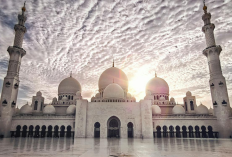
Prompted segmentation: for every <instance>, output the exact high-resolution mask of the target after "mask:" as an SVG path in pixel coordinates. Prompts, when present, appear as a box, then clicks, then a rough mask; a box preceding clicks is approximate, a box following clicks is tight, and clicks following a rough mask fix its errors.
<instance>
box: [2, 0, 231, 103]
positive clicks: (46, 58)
mask: <svg viewBox="0 0 232 157" xmlns="http://www.w3.org/2000/svg"><path fill="white" fill-rule="evenodd" d="M23 2H24V1H23V0H17V1H14V0H0V4H1V5H0V51H1V55H0V88H2V82H3V79H4V77H5V75H6V71H7V66H8V59H9V55H8V52H7V51H6V50H7V47H8V46H11V45H12V44H13V40H14V29H13V28H14V24H16V23H17V20H18V19H17V14H18V13H20V12H21V7H22V5H23ZM206 4H207V6H208V11H209V12H211V14H212V19H211V21H212V23H214V24H215V26H216V28H215V37H216V43H217V44H218V45H221V46H222V49H223V51H222V53H221V56H220V57H221V65H222V71H223V74H224V76H225V78H226V80H227V88H228V92H229V96H230V102H232V84H231V83H232V57H231V54H232V12H231V9H232V0H206ZM202 7H203V4H202V1H201V0H175V1H173V0H172V1H171V0H60V1H55V0H50V1H48V0H39V1H37V0H34V1H32V0H27V4H26V9H27V12H26V13H27V16H28V19H27V21H26V27H27V30H28V31H27V33H26V34H25V38H24V43H23V48H24V49H25V50H26V51H27V55H26V56H24V57H23V59H22V65H21V69H20V80H21V82H20V89H19V94H18V101H17V104H18V105H19V107H21V106H22V105H24V104H25V103H26V102H27V101H28V102H29V103H30V102H31V97H32V96H33V95H35V94H36V92H37V91H39V90H40V91H42V93H43V96H44V97H45V98H46V103H49V102H51V100H52V98H53V97H57V92H58V85H59V83H60V81H62V79H64V78H66V77H68V76H69V74H70V71H72V72H73V77H74V78H76V79H77V80H78V81H79V82H80V84H81V85H82V91H83V92H82V96H83V97H84V98H86V99H90V97H92V96H93V95H94V94H96V92H97V89H98V79H99V77H100V75H101V73H102V72H103V71H104V70H105V69H107V68H109V67H111V66H112V60H113V58H114V60H115V66H116V67H118V68H120V69H122V70H123V71H124V72H125V73H126V74H127V77H128V79H129V81H130V83H129V92H130V93H131V94H132V95H134V96H135V97H136V99H137V101H138V100H140V99H142V98H143V97H144V96H145V86H146V83H147V82H148V81H149V80H150V79H151V78H153V77H154V76H155V71H156V72H157V75H158V76H159V77H161V78H163V79H165V80H166V81H167V83H168V84H169V88H170V96H171V97H174V98H175V99H176V101H177V102H179V103H183V97H184V96H185V93H186V92H187V91H188V90H189V91H191V92H192V93H193V95H195V96H196V98H197V104H198V105H199V103H200V102H202V103H203V104H205V105H207V107H210V106H212V103H211V96H210V91H209V85H208V81H209V70H208V64H207V59H206V57H205V56H204V55H203V54H202V50H203V49H204V48H205V47H206V45H205V39H204V34H203V33H202V31H201V28H202V26H203V21H202V19H201V16H202V14H203V10H202Z"/></svg>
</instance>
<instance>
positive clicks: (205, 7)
mask: <svg viewBox="0 0 232 157" xmlns="http://www.w3.org/2000/svg"><path fill="white" fill-rule="evenodd" d="M203 4H204V6H203V10H204V12H205V14H206V13H207V6H206V5H205V0H203Z"/></svg>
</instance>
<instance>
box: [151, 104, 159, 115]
mask: <svg viewBox="0 0 232 157" xmlns="http://www.w3.org/2000/svg"><path fill="white" fill-rule="evenodd" d="M151 107H152V114H153V115H157V114H161V109H160V107H159V106H158V105H152V106H151Z"/></svg>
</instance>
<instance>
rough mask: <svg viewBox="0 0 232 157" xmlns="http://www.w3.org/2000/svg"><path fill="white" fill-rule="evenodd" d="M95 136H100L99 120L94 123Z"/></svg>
mask: <svg viewBox="0 0 232 157" xmlns="http://www.w3.org/2000/svg"><path fill="white" fill-rule="evenodd" d="M94 137H95V138H98V137H100V123H99V122H96V123H95V124H94Z"/></svg>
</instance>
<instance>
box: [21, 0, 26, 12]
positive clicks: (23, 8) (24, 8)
mask: <svg viewBox="0 0 232 157" xmlns="http://www.w3.org/2000/svg"><path fill="white" fill-rule="evenodd" d="M25 5H26V1H25V2H24V6H23V7H22V11H23V12H25V11H26V7H25Z"/></svg>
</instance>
